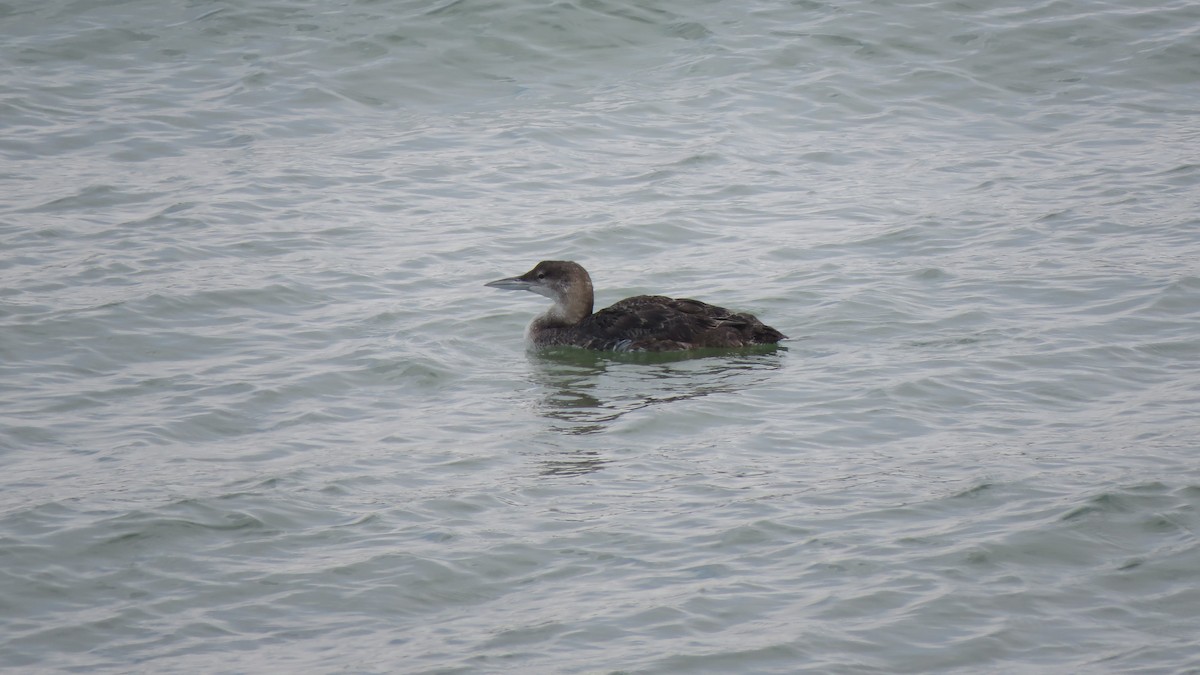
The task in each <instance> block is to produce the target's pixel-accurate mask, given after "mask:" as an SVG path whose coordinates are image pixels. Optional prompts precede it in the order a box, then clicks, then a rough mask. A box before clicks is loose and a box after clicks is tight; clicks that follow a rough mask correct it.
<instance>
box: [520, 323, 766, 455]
mask: <svg viewBox="0 0 1200 675" xmlns="http://www.w3.org/2000/svg"><path fill="white" fill-rule="evenodd" d="M786 351H787V350H786V348H782V347H776V346H773V345H772V346H770V347H766V348H762V349H758V350H756V351H755V352H745V351H739V352H737V353H730V352H729V351H728V350H725V351H723V352H714V353H709V354H704V353H694V352H693V353H675V354H615V353H614V354H602V353H595V352H586V351H584V350H578V349H576V350H560V351H553V352H539V353H536V354H533V355H531V357H530V363H531V364H532V366H533V369H532V371H531V373H530V379H531V380H533V381H534V382H535V383H536V384H538V385H541V386H542V387H543V388H544V389H545V394H544V395H543V396H542V398H541V399H540V401H539V402H538V409H539V412H540V413H541V414H542V415H544V416H546V417H548V418H550V419H552V420H555V421H557V422H560V423H561V424H557V425H555V426H553V427H552V429H554V430H555V431H559V432H562V433H565V434H591V433H596V432H598V431H603V430H604V429H606V428H607V427H608V426H609V424H610V423H612V422H614V421H616V420H618V419H620V418H621V417H622V416H624V415H626V414H628V413H631V412H634V411H637V410H642V409H644V408H649V407H651V406H656V405H661V404H664V403H670V402H672V401H681V400H686V399H691V398H699V397H701V396H707V395H709V394H713V393H718V392H731V391H737V390H739V389H745V388H748V387H752V386H755V385H757V384H759V383H761V382H763V381H764V379H765V373H767V372H769V371H775V370H778V369H779V368H780V365H781V357H782V355H783V353H784V352H786Z"/></svg>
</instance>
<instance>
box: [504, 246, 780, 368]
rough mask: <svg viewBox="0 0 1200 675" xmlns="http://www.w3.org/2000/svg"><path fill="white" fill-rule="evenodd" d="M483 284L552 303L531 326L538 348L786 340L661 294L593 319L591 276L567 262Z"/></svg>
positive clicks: (657, 347) (741, 316) (657, 348)
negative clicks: (518, 291)
mask: <svg viewBox="0 0 1200 675" xmlns="http://www.w3.org/2000/svg"><path fill="white" fill-rule="evenodd" d="M486 285H488V286H491V287H493V288H502V289H505V290H521V291H532V292H534V293H538V294H539V295H544V296H546V297H548V298H550V299H552V300H554V306H553V307H551V308H550V309H549V311H547V312H546V313H545V314H542V315H541V316H539V317H537V318H536V319H534V320H533V323H531V324H530V325H529V331H528V335H529V339H530V341H531V342H533V344H534V345H535V346H537V347H551V346H560V345H571V346H575V347H583V348H584V349H597V350H615V351H646V352H664V351H680V350H687V349H701V348H705V347H717V348H734V347H747V346H751V345H762V344H773V343H776V342H779V341H780V340H782V339H784V337H785V336H784V334H783V333H780V332H779V331H777V330H775V329H774V328H771V327H770V326H767V325H764V324H763V323H762V322H761V321H759V320H758V319H757V318H755V317H754V315H752V314H747V313H737V312H731V311H729V310H727V309H725V308H724V307H717V306H716V305H710V304H708V303H705V302H700V301H699V300H688V299H675V298H668V297H664V296H661V295H639V296H635V297H632V298H626V299H624V300H622V301H620V302H618V303H615V304H614V305H612V306H611V307H608V308H606V309H602V310H600V311H599V312H596V313H594V314H593V313H592V299H593V298H592V280H591V277H590V276H589V275H588V273H587V270H585V269H583V267H582V266H580V265H579V264H578V263H574V262H571V261H569V260H544V261H542V262H540V263H538V264H537V266H536V267H534V268H533V269H532V270H530V271H528V272H526V273H525V274H523V275H521V276H519V277H509V278H507V279H498V280H496V281H492V282H490V283H488V284H486Z"/></svg>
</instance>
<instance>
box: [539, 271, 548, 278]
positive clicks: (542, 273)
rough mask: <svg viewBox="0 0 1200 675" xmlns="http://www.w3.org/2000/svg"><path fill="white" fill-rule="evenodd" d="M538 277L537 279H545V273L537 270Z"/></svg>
mask: <svg viewBox="0 0 1200 675" xmlns="http://www.w3.org/2000/svg"><path fill="white" fill-rule="evenodd" d="M538 278H539V279H545V278H546V273H545V272H538Z"/></svg>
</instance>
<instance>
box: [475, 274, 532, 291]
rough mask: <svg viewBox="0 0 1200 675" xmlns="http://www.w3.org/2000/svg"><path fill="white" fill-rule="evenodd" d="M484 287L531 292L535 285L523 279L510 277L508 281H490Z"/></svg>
mask: <svg viewBox="0 0 1200 675" xmlns="http://www.w3.org/2000/svg"><path fill="white" fill-rule="evenodd" d="M484 286H491V287H492V288H499V289H502V290H505V291H531V290H533V283H532V282H529V281H526V280H524V279H522V278H521V277H509V278H507V279H497V280H495V281H489V282H487V283H486V284H484Z"/></svg>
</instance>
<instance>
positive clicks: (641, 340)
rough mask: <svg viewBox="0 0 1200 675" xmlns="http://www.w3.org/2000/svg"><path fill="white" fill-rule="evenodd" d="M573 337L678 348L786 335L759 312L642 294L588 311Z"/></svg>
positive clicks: (588, 343) (583, 341)
mask: <svg viewBox="0 0 1200 675" xmlns="http://www.w3.org/2000/svg"><path fill="white" fill-rule="evenodd" d="M574 333H575V336H576V337H575V340H573V342H574V343H575V344H576V345H577V346H580V347H584V348H587V349H616V350H619V351H648V352H659V351H677V350H681V349H699V348H705V347H718V348H732V347H746V346H750V345H761V344H772V343H775V342H779V341H780V340H782V339H783V338H784V337H785V336H784V335H783V333H780V332H779V331H777V330H775V329H774V328H771V327H770V326H767V325H764V324H763V323H762V322H761V321H759V320H758V319H757V318H756V317H755V316H754V315H752V314H747V313H744V312H743V313H735V312H731V311H729V310H727V309H725V308H724V307H718V306H716V305H710V304H708V303H706V302H700V301H699V300H690V299H686V298H678V299H676V298H668V297H665V296H661V295H638V296H635V297H632V298H626V299H624V300H622V301H620V302H618V303H615V304H613V305H612V306H611V307H608V308H605V309H602V310H600V311H599V312H596V313H595V314H591V315H589V316H588V317H587V318H585V319H584V320H583V321H581V322H580V323H579V324H578V325H577V326H575V330H574Z"/></svg>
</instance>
